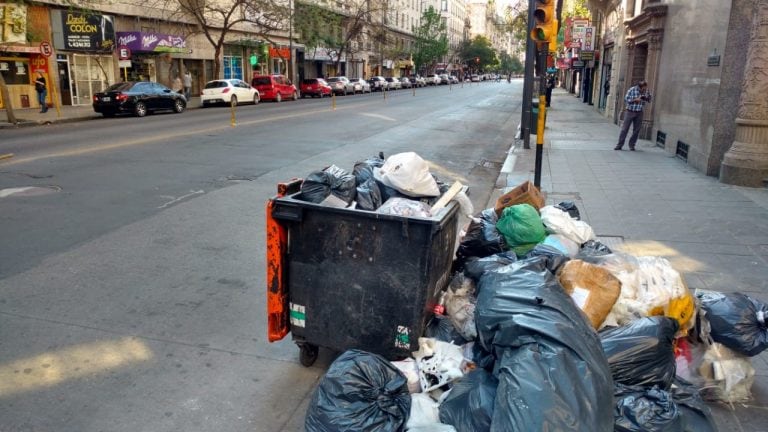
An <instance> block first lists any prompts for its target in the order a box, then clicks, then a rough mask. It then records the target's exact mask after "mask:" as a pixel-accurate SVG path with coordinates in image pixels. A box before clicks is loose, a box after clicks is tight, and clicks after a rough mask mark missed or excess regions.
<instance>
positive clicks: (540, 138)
mask: <svg viewBox="0 0 768 432" xmlns="http://www.w3.org/2000/svg"><path fill="white" fill-rule="evenodd" d="M538 55H539V62H538V63H539V70H538V74H539V116H538V122H537V124H536V165H535V168H534V170H535V171H534V174H533V185H534V186H536V187H537V188H539V189H541V164H542V159H543V157H544V126H545V120H546V118H547V97H546V94H547V73H546V72H547V56H548V55H549V43H548V42H544V43H542V44H541V45H540V46H539V53H538Z"/></svg>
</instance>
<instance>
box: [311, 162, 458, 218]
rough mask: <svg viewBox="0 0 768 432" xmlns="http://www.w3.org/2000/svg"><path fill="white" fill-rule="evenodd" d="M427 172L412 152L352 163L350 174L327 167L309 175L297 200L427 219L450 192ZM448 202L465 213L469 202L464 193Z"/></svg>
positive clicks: (336, 167)
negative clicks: (458, 206) (456, 204)
mask: <svg viewBox="0 0 768 432" xmlns="http://www.w3.org/2000/svg"><path fill="white" fill-rule="evenodd" d="M450 186H451V185H449V184H445V183H443V182H441V181H440V180H438V179H437V177H436V176H435V175H433V174H432V173H430V171H429V163H428V162H427V161H425V160H424V159H422V158H421V157H420V156H419V155H418V154H416V153H414V152H405V153H398V154H394V155H391V156H389V157H388V158H386V159H385V158H384V155H383V154H379V156H378V157H371V158H368V159H366V160H363V161H359V162H356V163H355V165H354V167H353V169H352V171H351V172H350V171H347V170H344V169H343V168H340V167H338V166H336V165H331V166H329V167H327V168H325V169H322V170H319V171H313V172H311V173H309V174H308V175H307V176H306V177H305V178H304V180H303V181H302V184H301V193H300V194H299V196H298V197H297V198H298V199H300V200H302V201H309V202H312V203H316V204H322V205H327V206H332V207H340V208H351V209H357V210H365V211H375V212H378V213H382V214H389V215H396V216H403V217H418V218H430V217H433V216H435V215H433V212H435V211H437V210H438V209H434V208H433V206H434V204H435V203H436V202H437V201H438V199H439V198H440V197H441V196H442V195H444V194H446V193H447V192H448V191H449V189H450ZM452 200H455V201H457V202H458V203H459V204H460V205H461V207H462V209H463V211H464V213H465V214H468V215H469V214H472V213H473V209H472V203H471V201H470V200H469V197H467V195H466V192H465V191H464V190H461V191H459V192H458V193H457V194H456V195H455V196H452Z"/></svg>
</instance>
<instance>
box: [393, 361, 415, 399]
mask: <svg viewBox="0 0 768 432" xmlns="http://www.w3.org/2000/svg"><path fill="white" fill-rule="evenodd" d="M390 363H392V364H393V365H394V366H395V367H396V368H398V369H400V372H402V373H403V375H404V376H405V379H406V380H407V381H408V391H409V392H410V393H419V392H420V391H421V384H420V382H419V367H418V366H417V365H416V360H414V359H412V358H407V359H403V360H396V361H392V362H390Z"/></svg>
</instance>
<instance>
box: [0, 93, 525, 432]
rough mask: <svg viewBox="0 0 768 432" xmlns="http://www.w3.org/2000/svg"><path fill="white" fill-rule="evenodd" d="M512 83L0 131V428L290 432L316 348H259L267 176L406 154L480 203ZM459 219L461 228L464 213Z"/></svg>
mask: <svg viewBox="0 0 768 432" xmlns="http://www.w3.org/2000/svg"><path fill="white" fill-rule="evenodd" d="M521 92H522V81H521V80H515V81H513V82H512V83H511V84H509V83H507V82H501V83H492V82H484V83H473V84H471V85H470V84H466V83H465V84H464V85H454V86H439V87H432V88H424V89H417V90H416V92H415V95H414V93H413V92H412V91H411V90H398V91H394V92H389V93H388V94H387V95H386V99H385V98H384V97H383V96H384V95H383V94H381V93H374V94H371V95H357V96H346V97H338V98H336V100H335V105H336V106H335V109H333V108H332V105H331V104H332V100H331V99H306V100H299V101H296V102H292V101H289V102H282V103H280V104H275V103H269V102H263V103H261V104H259V105H256V106H248V105H244V106H240V107H238V108H237V110H236V113H237V114H236V126H232V125H231V113H230V109H229V108H226V107H215V108H207V109H195V110H188V111H186V112H184V113H182V114H172V113H167V114H166V113H158V114H154V115H150V116H148V117H145V118H134V117H119V118H114V119H96V120H90V121H86V122H78V123H68V124H56V125H50V126H44V127H32V128H23V129H14V130H10V129H7V130H0V154H6V153H13V154H14V157H13V158H11V159H7V160H4V161H0V192H2V191H3V190H8V189H11V188H23V187H33V186H38V187H49V186H51V188H48V189H45V190H43V191H42V192H47V193H41V194H35V193H27V194H25V193H20V194H15V195H8V196H5V195H3V194H2V193H0V227H2V228H0V236H1V238H2V239H3V241H2V246H1V247H0V400H2V403H0V419H1V420H0V431H2V432H5V431H29V432H33V431H34V432H37V431H56V432H68V431H71V432H90V431H110V432H120V431H126V432H135V431H153V432H158V431H214V430H218V431H271V432H273V431H300V430H303V417H304V411H305V409H306V404H307V400H308V398H309V397H310V396H311V391H312V389H313V387H314V384H315V383H316V380H317V379H318V378H319V377H320V376H322V374H323V373H324V370H325V368H326V367H327V365H328V363H329V362H330V360H331V359H332V355H333V353H328V352H323V351H321V358H320V360H319V361H318V362H317V363H316V364H315V365H314V366H313V367H311V368H305V367H302V366H301V365H299V363H298V350H297V348H296V346H295V345H294V344H293V343H292V342H291V340H290V335H289V336H288V337H287V338H286V339H285V340H283V341H281V342H279V343H274V344H270V343H268V342H267V341H266V337H265V334H266V331H265V325H266V323H265V291H266V288H265V272H264V265H265V235H264V214H265V211H264V205H265V202H266V200H267V199H268V198H269V197H270V196H272V195H273V194H274V193H275V185H276V183H277V182H280V181H285V180H288V179H290V178H292V177H303V176H306V175H307V174H309V173H310V172H311V171H314V170H318V169H322V168H324V167H326V166H328V165H331V164H336V165H338V166H339V167H342V168H344V169H347V170H351V169H352V166H353V165H354V163H355V162H356V161H358V160H363V159H365V158H367V157H369V156H372V155H376V154H378V153H379V152H383V153H384V154H385V155H391V154H395V153H399V152H403V151H415V152H417V153H418V154H419V155H420V156H422V157H423V158H424V159H426V160H428V161H430V162H431V163H432V172H433V173H435V174H436V175H437V176H438V177H439V178H440V179H441V180H444V181H448V182H451V181H453V180H459V181H461V182H462V183H464V184H466V185H469V186H470V197H471V199H472V201H473V204H474V205H475V208H476V209H481V208H483V206H485V205H486V203H487V202H488V199H489V197H490V195H491V191H492V189H493V187H494V182H495V180H496V178H497V176H498V174H499V169H500V168H501V163H502V162H503V161H504V160H505V157H506V151H507V150H508V149H509V147H510V145H511V142H512V138H513V135H514V133H515V130H516V127H517V123H518V121H519V110H520V95H521ZM465 220H466V219H463V220H462V222H464V221H465Z"/></svg>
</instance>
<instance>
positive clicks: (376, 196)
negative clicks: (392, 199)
mask: <svg viewBox="0 0 768 432" xmlns="http://www.w3.org/2000/svg"><path fill="white" fill-rule="evenodd" d="M355 201H357V207H358V208H359V209H360V210H371V211H373V210H376V209H377V208H379V207H380V206H381V203H382V202H383V201H381V191H379V186H377V185H376V180H374V179H372V178H369V179H368V180H366V181H364V182H363V183H360V184H358V186H357V195H356V197H355Z"/></svg>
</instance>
